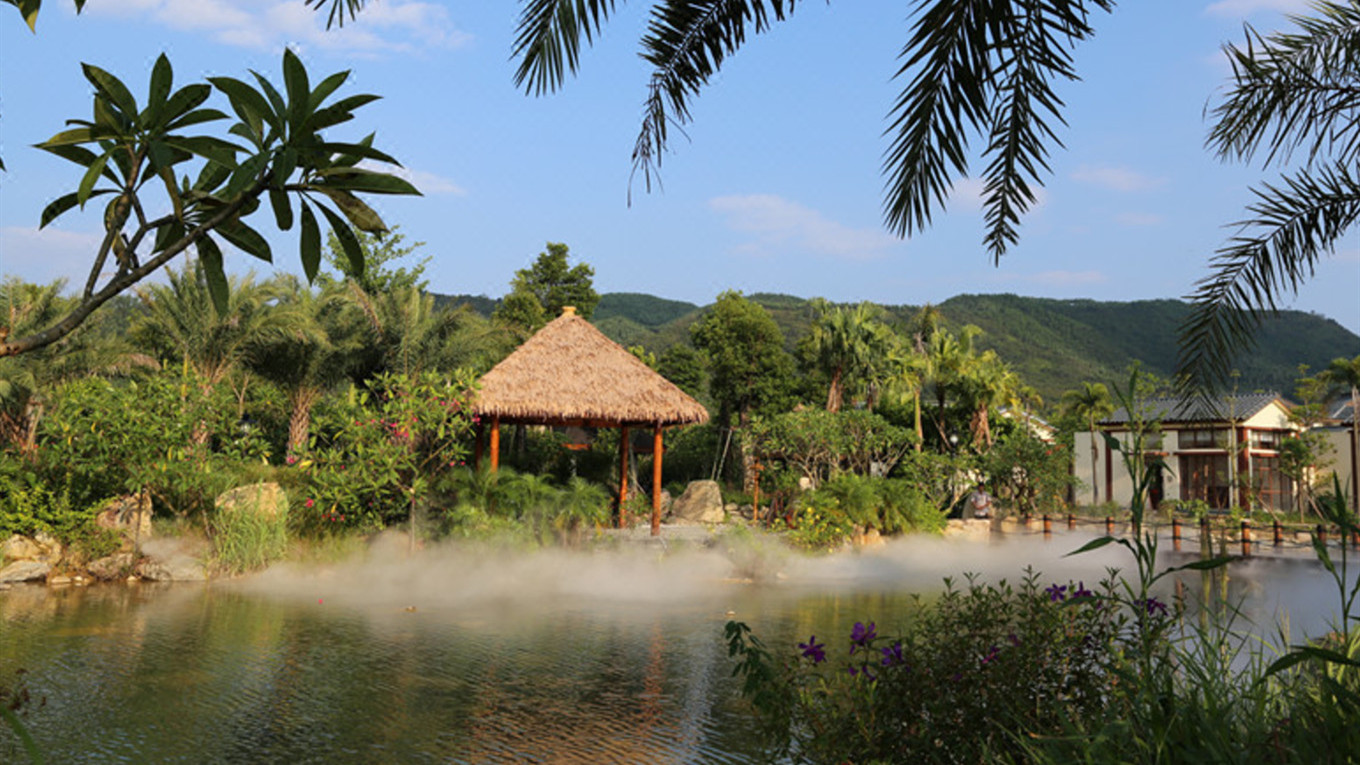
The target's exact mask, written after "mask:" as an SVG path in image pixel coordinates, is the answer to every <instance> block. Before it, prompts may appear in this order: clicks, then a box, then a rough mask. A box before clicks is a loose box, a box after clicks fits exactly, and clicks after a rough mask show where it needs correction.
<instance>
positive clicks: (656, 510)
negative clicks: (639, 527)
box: [652, 423, 662, 537]
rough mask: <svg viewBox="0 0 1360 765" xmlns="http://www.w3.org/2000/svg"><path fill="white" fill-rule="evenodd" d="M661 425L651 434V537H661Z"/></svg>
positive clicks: (658, 424)
mask: <svg viewBox="0 0 1360 765" xmlns="http://www.w3.org/2000/svg"><path fill="white" fill-rule="evenodd" d="M661 450H662V446H661V423H657V425H656V430H655V431H654V432H653V433H652V536H654V537H658V536H661Z"/></svg>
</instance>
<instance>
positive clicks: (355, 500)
mask: <svg viewBox="0 0 1360 765" xmlns="http://www.w3.org/2000/svg"><path fill="white" fill-rule="evenodd" d="M469 390H471V381H470V380H466V379H450V378H447V377H444V376H442V375H440V374H438V373H435V372H426V373H422V374H420V375H415V376H407V375H397V374H383V375H380V376H379V377H377V378H375V379H374V380H373V383H372V387H371V388H370V389H367V390H356V391H354V393H353V396H352V400H351V401H350V402H349V405H348V406H347V407H343V408H337V409H336V410H335V411H334V412H333V413H331V416H338V417H339V418H340V419H339V421H338V422H331V423H327V424H324V425H323V426H322V427H321V428H320V429H321V430H322V431H323V432H326V433H328V436H327V437H326V441H325V442H324V443H320V444H317V445H315V446H314V448H313V449H312V453H311V455H310V456H309V457H305V458H300V459H298V465H299V467H301V468H303V469H307V470H309V471H310V472H309V475H310V477H311V479H312V480H311V489H310V493H308V494H307V495H305V496H303V497H302V498H301V499H300V500H298V501H297V502H296V503H295V505H294V508H293V509H294V511H295V512H296V513H297V514H298V516H299V518H298V521H297V525H298V527H299V528H300V529H303V530H305V531H308V532H312V533H315V532H322V531H326V530H338V529H341V528H359V529H381V528H384V527H386V526H387V525H389V524H391V523H393V522H396V521H400V520H402V519H411V518H412V513H413V510H414V509H416V508H418V507H419V506H420V503H421V501H422V500H424V499H428V497H429V496H430V495H431V490H432V487H433V485H434V483H435V482H436V481H437V480H438V479H439V478H440V476H441V475H443V474H445V473H447V472H449V471H451V470H454V469H456V468H459V467H461V466H463V465H464V464H465V460H466V455H467V446H466V443H465V441H466V437H467V436H468V434H469V432H470V431H471V427H472V421H471V418H470V417H469V416H468V415H467V413H466V412H465V410H464V399H465V397H466V396H467V394H468V391H469Z"/></svg>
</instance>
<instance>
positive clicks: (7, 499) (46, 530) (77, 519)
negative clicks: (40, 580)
mask: <svg viewBox="0 0 1360 765" xmlns="http://www.w3.org/2000/svg"><path fill="white" fill-rule="evenodd" d="M99 508H100V503H95V504H91V505H84V506H81V505H76V504H73V503H72V502H71V493H70V491H69V489H67V488H65V487H63V488H61V489H57V490H54V489H52V488H50V487H48V486H46V485H45V484H43V483H42V482H40V481H39V480H38V479H37V476H35V475H34V474H32V473H29V472H26V471H20V470H17V469H14V470H6V471H5V472H0V539H8V538H9V537H10V536H11V535H14V534H21V535H23V536H27V537H33V536H37V535H39V534H45V535H48V536H51V537H52V538H53V539H56V540H57V541H58V542H61V543H62V544H63V545H66V546H68V547H70V548H72V551H73V552H74V553H76V556H77V557H80V558H84V559H86V560H94V559H96V558H102V557H104V556H105V555H109V554H111V553H112V552H113V551H114V550H116V549H117V548H118V545H119V543H120V539H119V537H118V534H117V533H116V532H113V531H110V530H108V529H105V528H102V527H100V526H99V525H98V524H96V523H95V516H96V515H97V514H98V512H99Z"/></svg>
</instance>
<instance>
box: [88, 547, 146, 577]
mask: <svg viewBox="0 0 1360 765" xmlns="http://www.w3.org/2000/svg"><path fill="white" fill-rule="evenodd" d="M136 566H137V556H135V555H133V554H132V553H130V552H120V553H114V554H113V555H110V556H108V557H105V558H100V559H99V560H97V561H94V562H92V563H90V565H89V566H86V570H88V571H89V572H90V576H92V577H94V578H95V579H99V580H102V581H105V582H111V581H114V580H117V579H126V578H127V575H128V574H131V573H132V572H133V570H134V569H135V568H136Z"/></svg>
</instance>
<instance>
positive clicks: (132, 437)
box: [39, 372, 263, 516]
mask: <svg viewBox="0 0 1360 765" xmlns="http://www.w3.org/2000/svg"><path fill="white" fill-rule="evenodd" d="M227 395H229V394H227V393H226V392H225V391H215V392H212V393H210V394H209V395H204V393H203V392H202V390H201V389H200V388H199V386H198V385H197V382H196V381H195V380H194V378H193V377H192V376H186V375H182V374H179V373H175V372H164V373H161V374H158V375H155V376H153V377H149V378H146V379H143V380H129V381H125V382H112V381H109V380H104V379H100V378H85V379H82V380H77V381H75V382H72V383H70V384H68V385H67V386H65V387H63V389H62V391H61V395H60V396H59V397H58V398H57V403H56V405H55V406H53V408H52V409H51V411H50V412H49V413H48V415H47V416H46V417H45V418H43V422H42V425H41V431H40V432H41V435H40V439H39V440H40V450H39V460H40V465H41V472H42V474H43V477H44V479H45V480H46V481H48V482H49V484H51V485H59V486H68V487H69V490H70V494H71V501H72V502H73V503H75V504H77V505H84V504H89V503H92V502H95V501H97V500H100V499H103V498H105V497H110V496H116V495H120V494H135V493H138V492H141V491H146V492H148V493H149V494H150V495H151V497H152V500H153V501H154V502H155V504H156V506H157V507H158V508H159V509H163V510H166V511H169V512H172V513H176V514H178V515H182V516H190V515H199V514H201V513H203V512H204V511H206V510H207V509H208V508H211V507H212V502H213V499H214V498H215V497H216V495H217V494H218V493H220V492H221V491H224V490H225V489H227V488H230V487H231V486H232V485H233V483H234V481H233V480H232V478H231V473H232V472H233V471H234V469H235V466H236V465H237V464H238V462H239V460H237V459H235V458H233V457H232V456H231V455H230V454H227V453H224V452H222V451H221V446H222V445H223V444H227V443H233V442H235V441H238V440H245V441H252V440H253V439H254V438H256V437H255V436H252V435H250V434H242V433H241V432H240V429H239V427H238V426H237V418H236V417H235V407H234V406H233V405H232V403H230V401H229V400H228V399H227V398H226V396H227ZM261 449H263V447H262V446H260V445H244V446H241V447H239V450H238V453H242V454H247V453H256V454H258V453H259V452H260V450H261Z"/></svg>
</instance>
